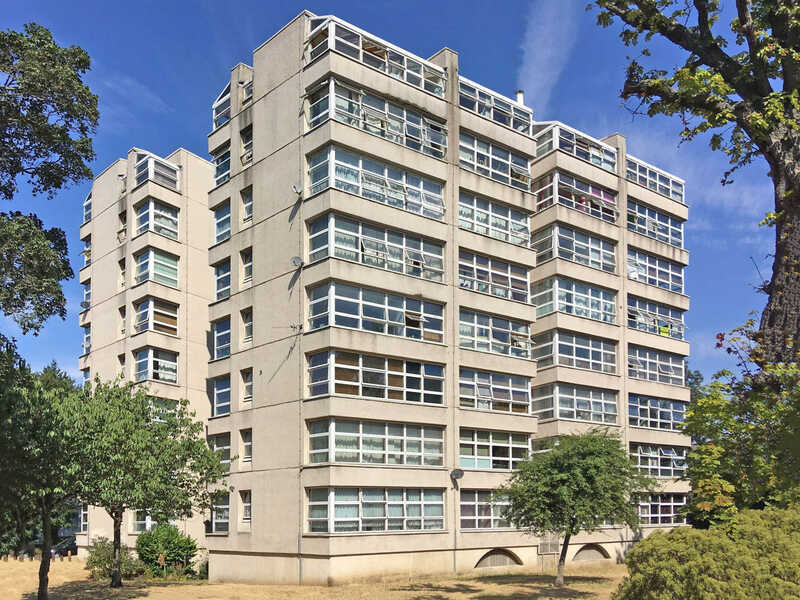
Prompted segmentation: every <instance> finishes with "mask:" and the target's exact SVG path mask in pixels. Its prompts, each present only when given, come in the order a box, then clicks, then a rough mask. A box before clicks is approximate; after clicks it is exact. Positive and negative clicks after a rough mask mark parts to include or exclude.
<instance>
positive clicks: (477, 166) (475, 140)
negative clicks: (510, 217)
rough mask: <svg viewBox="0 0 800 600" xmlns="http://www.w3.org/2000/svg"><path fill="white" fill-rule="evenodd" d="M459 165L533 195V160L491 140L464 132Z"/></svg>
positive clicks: (462, 132) (459, 147)
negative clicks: (531, 190) (531, 162)
mask: <svg viewBox="0 0 800 600" xmlns="http://www.w3.org/2000/svg"><path fill="white" fill-rule="evenodd" d="M458 156H459V161H458V162H459V165H461V167H463V168H464V169H467V170H469V171H473V172H475V173H477V174H478V175H483V176H484V177H488V178H490V179H492V180H493V181H498V182H500V183H504V184H506V185H510V186H512V187H515V188H517V189H520V190H524V191H526V192H529V191H530V189H531V167H530V159H529V158H528V157H527V156H524V155H522V154H517V153H516V152H514V151H512V150H509V149H508V148H505V147H503V146H499V145H498V144H495V143H493V142H490V141H489V140H485V139H483V138H480V137H477V136H474V135H472V134H469V133H466V132H465V131H463V130H462V131H461V132H460V133H459V138H458Z"/></svg>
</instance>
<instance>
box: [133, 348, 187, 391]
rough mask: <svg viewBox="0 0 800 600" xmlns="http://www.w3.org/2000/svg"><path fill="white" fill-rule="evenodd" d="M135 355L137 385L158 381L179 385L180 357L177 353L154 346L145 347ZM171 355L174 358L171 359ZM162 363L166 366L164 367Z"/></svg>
mask: <svg viewBox="0 0 800 600" xmlns="http://www.w3.org/2000/svg"><path fill="white" fill-rule="evenodd" d="M134 355H135V358H136V361H135V365H134V367H135V371H134V376H135V379H136V382H137V383H138V382H140V381H158V382H160V383H170V384H173V385H177V384H178V375H179V374H178V357H179V356H180V355H179V354H178V353H177V352H171V351H170V350H164V349H162V348H155V347H153V346H144V347H143V348H139V349H138V350H136V351H135V352H134ZM170 355H171V356H172V358H170ZM162 363H164V364H163V365H162ZM142 367H144V368H142ZM170 367H171V368H170ZM170 374H173V375H170ZM164 375H167V377H166V378H165V377H164Z"/></svg>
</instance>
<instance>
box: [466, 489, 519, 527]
mask: <svg viewBox="0 0 800 600" xmlns="http://www.w3.org/2000/svg"><path fill="white" fill-rule="evenodd" d="M460 494H461V496H460V497H461V501H460V505H461V529H501V528H506V527H511V525H510V524H509V523H508V521H506V520H505V519H504V518H503V513H504V512H505V510H506V509H507V508H508V507H509V505H510V502H509V500H508V498H507V497H505V496H496V495H495V494H494V493H493V492H492V491H491V490H461V492H460Z"/></svg>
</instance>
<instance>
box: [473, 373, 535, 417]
mask: <svg viewBox="0 0 800 600" xmlns="http://www.w3.org/2000/svg"><path fill="white" fill-rule="evenodd" d="M530 381H531V380H530V378H529V377H522V376H520V375H509V374H507V373H494V372H488V371H478V370H476V369H468V368H465V367H461V370H460V371H459V379H458V384H459V393H458V396H459V405H460V406H461V408H477V409H482V410H492V411H496V412H511V413H518V414H525V415H527V414H529V413H530Z"/></svg>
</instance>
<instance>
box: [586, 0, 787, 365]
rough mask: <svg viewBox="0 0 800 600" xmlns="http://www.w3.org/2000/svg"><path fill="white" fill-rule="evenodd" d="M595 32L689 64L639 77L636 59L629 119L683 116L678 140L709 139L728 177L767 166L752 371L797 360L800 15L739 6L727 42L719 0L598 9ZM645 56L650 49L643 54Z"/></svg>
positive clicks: (629, 85)
mask: <svg viewBox="0 0 800 600" xmlns="http://www.w3.org/2000/svg"><path fill="white" fill-rule="evenodd" d="M593 4H595V5H596V6H598V7H599V8H600V9H601V12H600V14H599V15H598V19H597V20H598V24H600V25H601V26H603V27H608V26H609V25H611V24H612V23H613V22H614V20H615V19H619V20H620V21H621V22H622V24H623V30H622V32H621V33H620V38H621V40H622V41H623V42H624V43H625V45H627V46H635V45H637V44H638V43H639V42H640V39H641V38H642V37H644V40H645V41H648V40H650V39H652V38H653V37H654V36H659V37H661V38H663V39H665V40H667V41H668V42H670V43H671V44H673V45H674V46H676V47H678V48H679V49H681V50H682V51H683V52H684V53H685V54H686V60H685V62H683V63H682V64H679V65H676V66H674V67H670V69H669V70H666V69H663V68H662V69H650V70H645V68H644V67H643V66H642V65H641V64H640V63H639V61H638V60H636V59H633V60H631V62H630V63H629V65H628V68H627V72H626V77H625V83H624V85H623V88H622V93H621V96H622V98H623V99H624V100H633V101H634V102H636V103H637V105H636V106H635V108H634V111H635V112H639V111H641V110H642V109H646V112H647V114H648V115H650V116H653V115H657V114H664V115H675V114H679V115H681V118H682V122H683V125H684V129H683V131H682V132H681V137H682V138H683V139H684V140H691V139H694V138H695V137H697V136H698V135H701V134H705V133H707V132H709V133H710V134H711V135H710V145H711V148H713V149H718V150H722V151H723V152H725V153H726V154H727V155H728V157H729V159H730V164H731V168H730V170H728V171H727V172H726V173H725V174H724V176H723V179H722V181H723V184H725V183H729V182H730V177H731V175H732V174H733V172H734V171H735V170H736V169H738V168H740V167H742V166H743V165H746V164H748V163H751V162H752V161H753V159H754V158H756V157H759V156H760V157H762V158H763V159H764V160H766V162H767V165H768V166H769V177H770V179H771V181H772V185H773V192H774V211H773V212H771V213H769V214H768V215H767V218H766V219H765V222H766V223H767V224H770V225H774V226H775V257H774V262H773V267H772V277H771V279H770V281H769V282H768V283H767V284H766V285H765V289H764V291H766V292H767V294H768V300H767V305H766V308H765V309H764V312H763V313H762V316H761V323H760V326H759V333H760V342H761V344H762V354H761V355H760V356H759V357H758V360H759V362H762V363H767V362H781V361H784V362H793V361H796V360H797V347H798V346H797V344H793V343H792V340H800V98H799V97H798V94H800V33H798V30H800V6H798V4H797V2H796V1H794V0H736V3H735V8H736V16H735V18H733V19H732V20H731V21H730V23H729V29H730V33H729V34H727V35H722V34H720V33H719V29H721V27H718V23H719V22H720V20H721V18H722V14H721V10H720V2H719V0H692V1H691V2H689V1H688V0H596V1H595V2H593ZM642 54H643V56H645V57H647V56H650V51H649V49H647V48H645V49H643V51H642Z"/></svg>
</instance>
